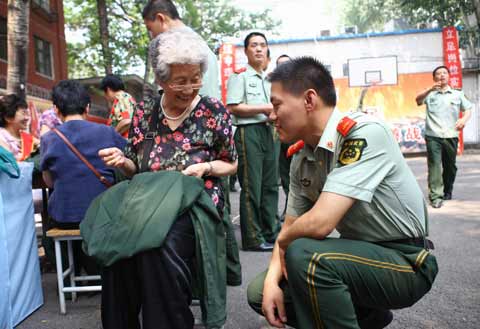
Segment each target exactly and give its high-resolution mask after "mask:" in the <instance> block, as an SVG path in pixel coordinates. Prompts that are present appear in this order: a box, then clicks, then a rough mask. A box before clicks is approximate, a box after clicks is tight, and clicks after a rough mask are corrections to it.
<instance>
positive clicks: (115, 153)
mask: <svg viewBox="0 0 480 329" xmlns="http://www.w3.org/2000/svg"><path fill="white" fill-rule="evenodd" d="M98 156H99V157H100V158H101V159H102V161H103V162H104V163H105V164H106V165H107V166H109V167H114V168H120V169H123V168H124V167H125V163H126V160H127V159H126V157H125V155H124V154H123V152H122V151H121V150H120V149H119V148H116V147H111V148H106V149H102V150H100V151H98Z"/></svg>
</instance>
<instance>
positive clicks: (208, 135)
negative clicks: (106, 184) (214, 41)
mask: <svg viewBox="0 0 480 329" xmlns="http://www.w3.org/2000/svg"><path fill="white" fill-rule="evenodd" d="M149 52H150V54H149V55H150V58H151V62H152V67H153V71H154V73H155V81H156V83H157V84H158V85H159V86H160V87H161V88H162V90H163V91H161V92H160V95H158V97H154V98H152V99H146V100H145V101H144V103H139V104H137V107H136V110H135V113H134V115H133V118H132V124H131V128H130V133H129V138H128V143H127V146H126V148H125V150H124V151H122V150H120V149H118V148H110V149H104V150H101V151H100V153H99V154H100V156H101V157H102V158H103V160H104V162H105V163H106V164H107V165H108V166H112V167H116V168H119V169H120V170H121V171H123V173H124V174H125V175H126V176H130V177H131V176H133V175H135V174H136V173H139V172H146V171H150V172H154V171H161V170H175V171H180V172H182V173H183V174H184V175H189V176H195V177H198V178H201V179H203V180H204V183H205V184H204V185H205V190H206V192H207V193H208V194H209V195H210V196H211V199H212V201H213V203H214V204H215V206H216V208H217V210H218V212H219V214H221V213H222V211H223V207H224V204H223V203H224V198H223V190H222V185H221V182H220V177H222V176H228V175H231V174H233V173H235V172H236V169H237V163H236V159H237V155H236V152H235V149H234V142H233V138H232V129H231V119H230V114H229V112H228V111H227V110H226V109H225V107H224V106H223V105H222V103H221V102H220V101H218V100H217V99H214V98H210V97H206V96H202V95H199V93H198V91H199V89H200V88H201V87H202V75H203V74H204V72H205V71H206V68H207V61H208V59H207V56H208V54H207V49H206V44H205V42H204V41H203V40H202V39H200V37H199V36H198V35H197V34H195V33H193V32H192V31H189V30H186V29H172V30H170V31H167V32H164V33H162V34H160V35H159V36H157V37H156V38H155V39H154V40H152V42H151V44H150V50H149ZM152 201H153V202H154V200H152ZM167 247H168V248H167ZM194 256H195V234H194V228H193V225H192V220H191V218H190V217H189V216H187V215H181V216H179V217H178V218H177V219H176V220H175V223H174V224H173V226H172V227H171V229H170V231H169V233H168V236H167V237H166V241H165V242H164V244H163V245H162V247H160V248H156V249H153V250H150V251H148V252H146V253H140V254H139V255H135V256H134V257H132V258H135V265H132V263H131V260H128V261H129V262H130V263H129V264H128V265H125V264H123V265H122V261H119V262H118V264H114V265H113V266H111V267H110V268H109V269H108V273H106V274H105V273H104V276H103V281H104V282H103V283H102V284H103V289H104V291H103V292H102V321H103V325H104V328H106V329H110V328H115V329H121V328H125V329H126V328H128V329H136V328H140V326H139V323H138V312H139V310H140V308H141V309H142V314H143V328H144V329H145V328H169V329H175V328H179V329H180V328H182V329H185V328H192V327H193V322H194V321H193V316H192V313H191V311H190V309H189V304H190V302H191V287H192V277H191V268H190V266H191V263H192V258H193V257H194ZM129 271H130V274H131V275H130V274H128V272H129ZM126 273H127V274H126ZM125 275H126V276H125ZM138 281H140V283H139V282H138ZM137 290H138V291H137ZM132 291H133V292H135V291H137V292H135V296H131V295H129V294H131V293H132Z"/></svg>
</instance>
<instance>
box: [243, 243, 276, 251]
mask: <svg viewBox="0 0 480 329" xmlns="http://www.w3.org/2000/svg"><path fill="white" fill-rule="evenodd" d="M273 246H274V244H273V243H269V242H263V243H261V244H259V245H258V246H256V247H253V248H248V249H246V250H248V251H272V250H273Z"/></svg>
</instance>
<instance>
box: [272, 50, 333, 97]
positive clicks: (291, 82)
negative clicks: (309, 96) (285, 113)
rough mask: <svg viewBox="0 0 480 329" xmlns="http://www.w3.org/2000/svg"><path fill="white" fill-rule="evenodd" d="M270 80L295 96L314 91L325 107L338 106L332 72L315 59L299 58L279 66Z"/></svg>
mask: <svg viewBox="0 0 480 329" xmlns="http://www.w3.org/2000/svg"><path fill="white" fill-rule="evenodd" d="M269 80H270V82H279V83H280V84H281V85H282V87H283V89H285V90H286V91H287V92H289V93H291V94H292V95H295V96H299V95H301V94H302V93H303V92H304V91H305V90H307V89H314V90H315V91H316V92H317V94H318V95H319V96H320V98H321V99H322V100H323V102H324V103H325V105H327V106H336V105H337V94H336V92H335V84H334V83H333V78H332V76H331V75H330V72H329V71H328V70H327V68H326V67H325V65H323V64H322V63H321V62H320V61H318V60H317V59H315V58H313V57H309V56H304V57H298V58H294V59H292V60H291V61H289V62H286V63H284V64H282V65H279V66H277V68H276V69H275V70H274V71H273V72H272V73H271V74H270V77H269Z"/></svg>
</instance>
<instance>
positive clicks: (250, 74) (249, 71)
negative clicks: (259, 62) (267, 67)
mask: <svg viewBox="0 0 480 329" xmlns="http://www.w3.org/2000/svg"><path fill="white" fill-rule="evenodd" d="M245 74H248V76H254V75H256V76H258V77H261V78H262V79H263V78H265V76H266V74H265V72H263V73H262V74H260V73H258V72H257V71H255V69H254V68H253V67H252V66H250V64H248V63H247V71H246V72H245Z"/></svg>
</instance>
